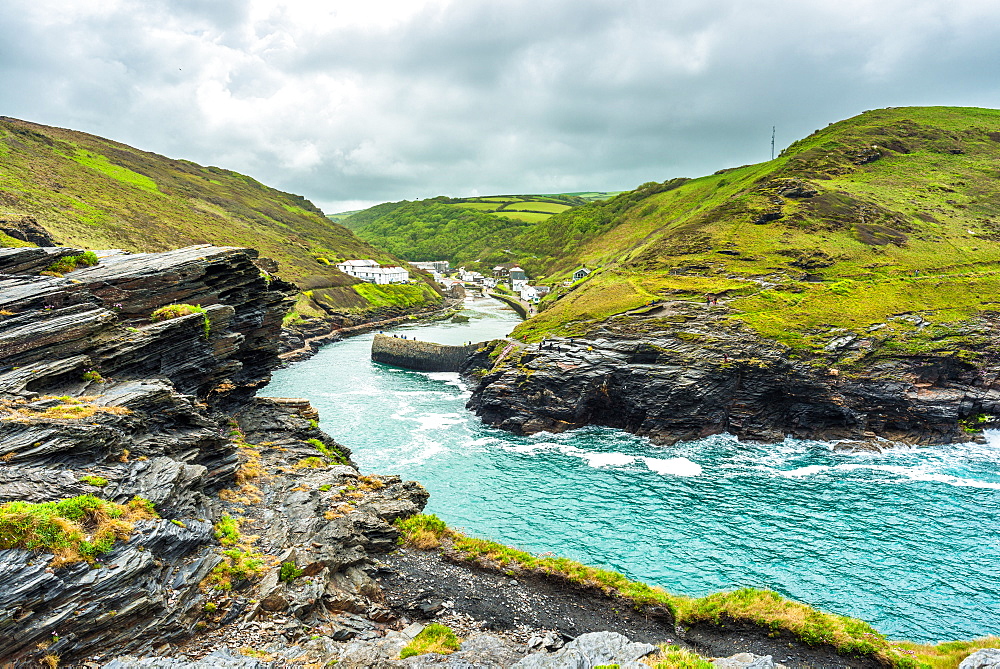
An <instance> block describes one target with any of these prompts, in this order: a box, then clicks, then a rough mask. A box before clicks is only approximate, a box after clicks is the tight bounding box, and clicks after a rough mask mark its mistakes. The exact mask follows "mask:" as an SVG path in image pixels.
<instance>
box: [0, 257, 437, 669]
mask: <svg viewBox="0 0 1000 669" xmlns="http://www.w3.org/2000/svg"><path fill="white" fill-rule="evenodd" d="M80 253H81V251H80V250H79V249H68V248H42V249H39V248H23V249H2V250H0V413H2V416H0V418H2V420H0V504H2V503H6V502H26V503H30V504H40V503H45V502H56V501H58V500H65V499H68V498H79V497H80V496H83V495H90V496H92V497H93V498H96V499H98V500H100V501H101V503H103V502H104V501H107V502H112V503H120V504H126V503H128V502H129V501H130V500H133V499H134V498H136V497H138V498H141V499H144V500H149V501H150V502H152V503H153V505H154V508H155V514H154V515H152V516H151V517H140V518H138V519H134V520H130V521H125V520H124V519H122V520H123V522H124V524H122V525H118V524H116V525H115V526H114V530H115V533H116V538H117V541H115V542H114V544H113V546H110V550H107V549H108V548H109V547H108V546H104V547H103V548H102V547H96V548H95V547H91V548H88V550H87V551H84V554H83V555H80V554H76V555H74V554H73V549H72V547H71V548H70V549H67V552H66V553H65V554H63V553H62V552H60V551H48V552H47V551H46V550H37V549H36V550H27V549H25V548H23V547H20V546H19V544H23V543H25V541H24V539H25V531H24V528H30V527H31V526H32V523H34V522H35V521H37V520H38V514H39V513H40V511H39V507H26V508H24V509H23V513H20V512H19V513H15V514H7V515H6V516H5V521H11V522H8V523H7V524H6V525H5V526H4V527H3V528H2V530H3V531H2V532H0V535H3V536H0V541H3V542H4V543H3V544H0V545H3V546H6V547H7V549H6V550H0V583H3V587H2V588H0V631H2V632H3V634H2V635H0V662H27V661H37V660H38V659H40V658H42V657H43V656H52V657H57V658H59V660H60V661H61V662H63V663H67V662H69V663H73V662H78V661H80V660H82V659H83V658H86V657H88V656H90V655H92V654H94V653H101V654H107V653H115V652H125V651H131V652H147V651H150V650H151V649H154V648H158V647H162V646H163V645H164V644H166V643H169V642H176V641H178V640H182V639H184V638H187V637H188V636H190V635H191V634H192V632H194V631H195V630H206V629H208V630H210V629H212V628H214V627H217V626H220V625H225V624H229V623H234V622H239V621H244V620H249V619H251V618H253V617H255V616H256V615H257V614H258V613H259V612H260V611H278V612H281V614H282V615H286V616H288V618H289V619H290V620H292V621H295V622H296V625H297V626H298V628H301V627H302V625H304V624H309V623H311V624H316V623H317V621H323V622H326V623H328V624H334V623H333V622H331V620H332V619H333V618H334V617H335V614H339V615H345V614H349V612H352V611H354V612H365V613H366V614H368V615H369V616H372V617H375V618H378V617H379V613H378V610H377V609H378V605H377V602H375V601H373V600H372V599H370V597H369V596H370V595H374V594H375V593H377V587H376V586H375V585H374V582H373V581H372V580H371V578H370V577H369V575H368V573H367V572H366V570H365V569H366V568H367V567H370V566H371V560H372V556H373V555H376V554H378V553H380V552H385V551H387V550H390V549H391V548H392V547H394V546H395V540H396V537H397V532H396V530H395V529H394V528H393V527H392V525H391V521H392V520H394V519H395V518H398V517H400V516H405V515H409V514H412V513H415V512H417V511H419V510H420V509H421V508H422V507H423V505H424V503H425V501H426V498H427V493H426V492H425V491H424V490H423V488H422V487H420V486H419V485H418V484H416V483H412V482H409V483H404V482H401V481H400V480H399V478H398V477H391V476H390V477H377V476H370V477H365V476H361V475H360V474H359V472H358V471H357V470H356V469H355V467H354V466H352V463H351V461H350V453H349V451H348V450H347V449H345V448H344V447H342V446H341V445H339V444H337V443H336V442H334V441H333V440H332V439H330V438H329V437H328V436H327V435H325V434H324V433H322V432H321V431H320V430H318V429H317V423H316V421H315V420H314V418H315V417H314V416H311V415H310V414H309V410H308V407H306V408H305V409H303V407H302V406H301V405H296V404H295V403H287V402H286V403H283V402H279V401H274V400H266V399H255V398H254V393H255V392H256V391H257V389H259V388H260V387H262V386H263V385H264V384H266V383H267V381H268V380H269V378H270V371H271V370H272V369H273V368H274V367H275V366H277V364H278V358H277V348H276V347H277V338H278V333H279V331H280V327H281V318H282V316H283V314H284V313H285V311H286V310H287V307H288V301H289V298H290V295H291V293H292V291H293V286H291V284H288V283H285V282H283V281H281V280H278V279H274V278H272V277H270V276H269V275H268V274H267V273H266V272H262V271H261V270H260V269H259V268H258V267H257V265H256V264H255V261H256V252H254V251H251V250H248V249H238V248H225V247H212V246H200V247H191V248H186V249H180V250H177V251H170V252H165V253H156V254H111V255H107V256H105V257H102V258H101V260H100V262H99V263H98V264H97V265H96V266H93V267H86V268H81V269H77V270H75V271H72V272H68V273H66V274H65V276H41V275H39V273H40V272H43V271H46V270H47V269H49V268H50V267H51V266H52V264H53V262H55V261H56V260H58V259H59V258H62V257H71V256H78V255H79V254H80ZM177 303H183V304H192V305H200V306H201V307H202V308H203V309H204V313H191V314H189V315H183V316H180V317H177V318H173V319H169V320H164V321H161V322H152V321H151V319H150V315H151V314H152V313H153V311H154V310H156V309H158V308H160V307H163V306H166V305H169V304H177ZM88 504H93V503H92V502H88ZM102 508H103V507H102ZM109 509H110V511H111V512H115V508H114V507H109ZM100 515H101V514H100V513H96V512H95V513H94V514H91V515H88V516H86V517H83V518H81V519H79V524H80V526H81V527H82V529H83V531H84V533H85V536H84V537H83V538H82V539H80V540H82V541H91V540H93V541H94V542H95V543H96V542H97V535H96V533H97V531H98V529H97V528H98V527H100V526H101V523H103V522H105V521H107V518H101V517H100ZM147 515H148V514H147ZM11 519H13V520H11ZM116 520H117V519H116ZM60 522H61V521H60ZM29 533H30V530H29ZM28 538H29V540H35V539H37V537H28ZM78 543H79V541H78ZM283 564H290V565H291V567H285V569H286V572H287V573H291V574H308V576H309V578H307V579H301V578H300V579H295V578H287V579H285V580H282V579H280V578H279V577H280V575H281V574H282V571H281V569H282V565H283ZM289 570H290V571H289ZM351 635H353V632H347V633H346V636H351Z"/></svg>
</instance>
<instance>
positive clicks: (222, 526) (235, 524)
mask: <svg viewBox="0 0 1000 669" xmlns="http://www.w3.org/2000/svg"><path fill="white" fill-rule="evenodd" d="M215 538H216V539H218V540H219V543H220V544H222V545H223V546H235V545H236V544H238V543H240V541H242V540H243V535H242V534H240V523H239V521H238V520H236V519H235V518H233V517H232V516H230V515H229V514H223V516H222V517H221V518H219V522H217V523H216V524H215Z"/></svg>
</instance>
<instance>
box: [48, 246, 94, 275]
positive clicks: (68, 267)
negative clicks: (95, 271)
mask: <svg viewBox="0 0 1000 669" xmlns="http://www.w3.org/2000/svg"><path fill="white" fill-rule="evenodd" d="M97 263H98V259H97V254H95V253H94V252H93V251H87V252H86V253H81V254H79V255H75V256H63V257H62V258H60V259H59V260H57V261H55V262H54V263H52V264H51V265H49V266H48V267H46V268H45V271H47V272H57V273H59V274H66V273H67V272H72V271H73V270H75V269H79V268H81V267H93V266H94V265H96V264H97Z"/></svg>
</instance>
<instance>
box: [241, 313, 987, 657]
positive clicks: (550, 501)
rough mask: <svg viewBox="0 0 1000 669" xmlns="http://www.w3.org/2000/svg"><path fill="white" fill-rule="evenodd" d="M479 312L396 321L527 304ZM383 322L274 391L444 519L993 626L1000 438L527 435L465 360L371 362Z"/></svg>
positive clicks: (922, 626) (637, 563) (927, 621)
mask: <svg viewBox="0 0 1000 669" xmlns="http://www.w3.org/2000/svg"><path fill="white" fill-rule="evenodd" d="M466 313H467V314H469V315H471V316H473V319H472V320H471V321H470V322H469V323H467V324H452V323H439V324H431V325H422V326H412V327H406V328H398V329H396V330H394V332H397V333H399V334H405V335H407V336H417V338H419V339H423V340H427V341H436V342H439V343H447V344H458V343H464V342H466V341H482V340H484V339H489V338H493V337H499V336H503V335H505V334H506V333H507V332H508V331H509V330H510V329H511V328H512V327H513V325H515V324H516V321H517V319H516V316H515V315H514V314H513V313H512V312H510V311H509V310H506V309H502V308H501V307H500V305H498V304H497V303H495V302H493V301H491V300H476V301H470V309H469V310H468V311H467V312H466ZM371 339H372V335H364V336H359V337H354V338H351V339H348V340H345V341H343V342H338V343H335V344H331V345H329V346H326V347H325V348H323V349H322V350H321V351H320V352H319V353H318V354H317V355H316V356H314V357H313V358H312V359H310V360H307V361H304V362H301V363H297V364H295V365H293V366H291V367H289V368H288V369H284V370H279V371H278V372H277V373H276V374H275V376H274V380H273V381H272V382H271V384H270V385H269V386H268V387H267V388H266V389H265V390H264V391H262V393H261V394H262V395H273V396H285V397H307V398H309V399H310V400H311V401H312V403H313V404H314V406H315V407H316V408H317V409H319V412H320V416H321V427H322V428H323V429H324V430H326V431H327V432H328V433H329V434H331V435H332V436H333V437H334V438H336V439H337V440H338V441H340V442H342V443H344V444H346V445H347V446H349V447H350V448H351V449H353V451H354V459H355V460H356V461H357V462H358V463H359V464H360V466H361V467H362V469H363V470H364V471H366V472H371V473H396V474H400V475H402V476H404V477H407V478H412V479H416V480H418V481H420V482H421V483H423V484H424V485H425V486H426V487H427V489H428V490H429V491H430V492H431V499H430V503H429V504H428V507H427V511H428V512H429V513H436V514H438V515H439V516H441V517H442V518H443V519H444V520H446V521H447V522H448V523H449V524H450V525H453V526H456V527H460V528H464V529H465V530H466V531H467V532H468V533H470V534H473V535H477V536H482V537H488V538H491V539H495V540H497V541H500V542H503V543H506V544H511V545H514V546H517V547H519V548H523V549H525V550H528V551H531V552H535V553H542V552H552V553H555V554H557V555H565V556H567V557H571V558H574V559H577V560H580V561H581V562H585V563H587V564H591V565H595V566H602V567H608V568H611V569H614V570H616V571H620V572H622V573H624V574H627V575H628V576H630V577H631V578H634V579H638V580H642V581H645V582H648V583H654V584H657V585H661V586H663V587H665V588H666V589H668V590H670V591H671V592H676V593H679V594H686V595H693V596H698V595H703V594H706V593H709V592H714V591H717V590H722V589H731V588H735V587H740V586H755V587H762V588H770V589H773V590H776V591H778V592H780V593H781V594H783V595H785V596H788V597H792V598H794V599H797V600H800V601H804V602H808V603H809V604H812V605H813V606H816V607H818V608H821V609H824V610H827V611H832V612H836V613H841V614H844V615H849V616H854V617H857V618H862V619H864V620H867V621H868V622H870V623H872V624H873V625H875V627H876V628H878V629H879V630H880V631H883V632H885V633H886V634H888V635H889V636H890V637H892V638H906V639H911V640H914V641H926V642H932V641H942V640H951V639H959V638H971V637H976V636H983V635H985V634H991V633H992V634H997V633H1000V532H998V527H1000V525H998V523H1000V442H998V443H997V444H996V445H993V444H959V445H950V446H939V447H933V448H919V449H918V448H914V449H910V448H903V449H894V450H891V451H889V452H887V453H884V454H870V453H867V454H856V455H844V454H834V453H833V452H832V450H831V445H830V444H827V443H823V442H813V441H801V440H793V439H788V440H786V441H784V442H783V443H779V444H767V445H763V444H754V443H746V442H740V441H738V440H737V439H736V438H734V437H730V436H726V435H718V436H714V437H709V438H707V439H701V440H699V441H695V442H687V443H682V444H677V445H674V446H670V447H659V446H654V445H652V444H650V443H649V442H648V441H647V440H645V439H642V438H639V437H635V436H633V435H630V434H627V433H624V432H620V431H618V430H612V429H608V428H587V429H583V430H578V431H574V432H569V433H564V434H559V435H553V434H547V433H543V434H538V435H533V436H531V437H518V436H514V435H511V434H507V433H505V432H502V431H500V430H495V429H492V428H489V427H486V426H484V425H483V424H482V423H480V422H479V420H478V419H477V418H476V417H475V416H474V415H472V414H471V413H470V412H468V411H467V410H466V409H465V402H466V400H467V399H468V395H469V393H468V391H467V390H466V389H465V388H464V387H463V386H462V384H461V383H460V382H459V380H458V377H457V375H455V374H447V373H441V374H435V373H420V372H409V371H404V370H401V369H395V368H392V367H386V366H383V365H378V364H375V363H372V362H371V360H370V357H369V352H370V348H371Z"/></svg>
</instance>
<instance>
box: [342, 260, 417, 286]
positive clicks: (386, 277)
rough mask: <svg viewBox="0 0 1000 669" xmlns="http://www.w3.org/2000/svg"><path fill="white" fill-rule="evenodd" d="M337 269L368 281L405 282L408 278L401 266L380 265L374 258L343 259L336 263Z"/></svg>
mask: <svg viewBox="0 0 1000 669" xmlns="http://www.w3.org/2000/svg"><path fill="white" fill-rule="evenodd" d="M337 269H339V270H340V271H341V272H343V273H344V274H349V275H350V276H353V277H357V278H358V279H361V280H362V281H367V282H368V283H377V284H382V285H384V284H387V283H406V282H408V281H409V280H410V273H409V272H407V271H406V270H405V269H403V268H402V267H396V266H395V265H387V266H386V267H382V266H381V265H380V264H378V263H377V262H375V261H374V260H369V259H365V260H345V261H343V262H339V263H337Z"/></svg>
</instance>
